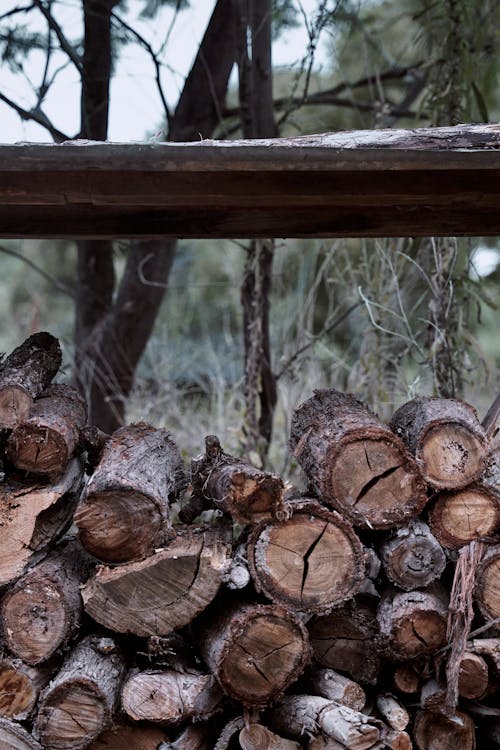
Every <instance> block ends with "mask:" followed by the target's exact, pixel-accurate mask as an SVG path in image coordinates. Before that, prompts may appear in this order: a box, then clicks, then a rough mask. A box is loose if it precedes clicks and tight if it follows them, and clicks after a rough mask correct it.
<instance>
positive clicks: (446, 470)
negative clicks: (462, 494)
mask: <svg viewBox="0 0 500 750" xmlns="http://www.w3.org/2000/svg"><path fill="white" fill-rule="evenodd" d="M488 454H489V446H488V441H487V440H486V437H485V436H484V435H483V434H482V433H480V432H479V431H477V432H476V431H473V430H472V429H471V428H470V427H469V426H467V425H465V424H463V423H461V422H452V421H446V422H445V423H444V424H440V423H439V422H432V423H430V425H429V427H428V429H426V430H425V432H424V433H423V435H422V436H421V440H420V443H419V445H418V447H417V451H416V454H415V457H416V459H417V462H418V464H419V466H420V468H421V471H422V474H423V476H424V479H425V480H426V482H427V483H428V484H430V485H431V486H432V487H434V488H435V489H438V490H442V489H459V488H461V487H465V486H466V485H468V484H471V483H472V482H475V481H476V480H477V479H479V477H480V476H481V475H482V474H483V473H484V471H485V470H486V467H487V460H488Z"/></svg>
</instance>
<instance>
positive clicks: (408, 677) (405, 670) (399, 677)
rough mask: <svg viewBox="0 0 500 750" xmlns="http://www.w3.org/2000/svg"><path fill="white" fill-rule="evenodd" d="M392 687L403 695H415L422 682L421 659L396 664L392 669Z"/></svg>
mask: <svg viewBox="0 0 500 750" xmlns="http://www.w3.org/2000/svg"><path fill="white" fill-rule="evenodd" d="M392 679H393V682H394V687H395V688H396V690H398V691H399V692H400V693H403V694H404V695H413V694H414V693H417V692H418V690H419V687H420V683H421V680H422V662H421V659H414V660H412V661H408V662H405V663H404V664H398V665H397V666H396V667H395V668H394V673H393V676H392Z"/></svg>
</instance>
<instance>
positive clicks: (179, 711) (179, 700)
mask: <svg viewBox="0 0 500 750" xmlns="http://www.w3.org/2000/svg"><path fill="white" fill-rule="evenodd" d="M222 699H223V694H222V691H221V689H220V687H219V685H218V683H217V682H216V680H215V677H214V676H213V675H211V674H203V673H202V672H199V671H196V672H195V671H191V672H183V673H181V672H176V671H174V670H163V671H161V672H160V671H158V670H147V671H142V672H135V673H132V674H131V675H130V676H129V677H128V678H127V680H126V682H125V684H124V685H123V688H122V699H121V702H122V708H123V710H124V711H125V713H126V714H127V716H128V717H129V719H132V721H151V722H153V723H154V724H162V725H164V726H177V725H178V724H182V723H183V722H185V721H188V720H190V719H194V720H195V721H198V720H201V719H208V718H209V717H210V716H213V715H214V713H216V712H217V711H218V710H220V706H221V702H222Z"/></svg>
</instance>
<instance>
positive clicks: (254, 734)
mask: <svg viewBox="0 0 500 750" xmlns="http://www.w3.org/2000/svg"><path fill="white" fill-rule="evenodd" d="M238 739H239V742H240V747H241V748H242V750H300V747H301V746H300V745H299V744H298V743H297V742H294V741H293V740H285V739H283V737H279V736H278V735H277V734H274V732H271V731H270V730H269V729H267V728H266V727H263V726H262V725H261V724H250V726H249V727H243V729H242V730H241V731H240V734H239V737H238Z"/></svg>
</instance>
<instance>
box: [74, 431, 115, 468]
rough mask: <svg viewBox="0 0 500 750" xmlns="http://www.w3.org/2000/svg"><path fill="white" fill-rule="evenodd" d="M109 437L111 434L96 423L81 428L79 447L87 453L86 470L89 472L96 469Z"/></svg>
mask: <svg viewBox="0 0 500 750" xmlns="http://www.w3.org/2000/svg"><path fill="white" fill-rule="evenodd" d="M109 439H110V435H108V434H107V433H106V432H103V431H102V430H100V429H99V428H98V427H96V426H95V425H87V426H86V427H84V428H83V430H80V436H79V439H78V448H79V450H81V451H82V452H85V453H86V454H87V461H86V470H87V472H88V473H89V474H93V473H94V471H95V470H96V468H97V466H98V464H99V461H100V460H101V457H102V452H103V450H104V448H105V447H106V444H107V443H108V440H109Z"/></svg>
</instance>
